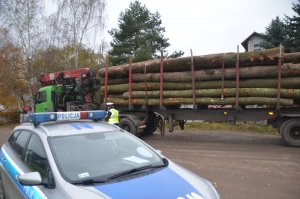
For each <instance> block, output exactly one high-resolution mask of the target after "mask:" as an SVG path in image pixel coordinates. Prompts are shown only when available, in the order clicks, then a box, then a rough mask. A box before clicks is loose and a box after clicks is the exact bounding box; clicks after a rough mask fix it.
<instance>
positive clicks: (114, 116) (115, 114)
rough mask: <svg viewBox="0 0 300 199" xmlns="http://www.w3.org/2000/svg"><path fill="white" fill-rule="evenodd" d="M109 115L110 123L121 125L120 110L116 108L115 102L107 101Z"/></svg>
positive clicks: (107, 118)
mask: <svg viewBox="0 0 300 199" xmlns="http://www.w3.org/2000/svg"><path fill="white" fill-rule="evenodd" d="M106 110H107V116H106V121H107V122H108V123H110V124H114V125H117V126H119V121H120V120H119V111H118V110H117V109H115V108H114V104H113V103H112V102H107V103H106Z"/></svg>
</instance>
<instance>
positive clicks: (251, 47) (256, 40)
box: [247, 36, 265, 52]
mask: <svg viewBox="0 0 300 199" xmlns="http://www.w3.org/2000/svg"><path fill="white" fill-rule="evenodd" d="M264 41H265V40H264V39H262V38H261V37H258V36H253V37H252V38H251V39H250V40H249V41H248V49H247V50H248V51H249V52H251V51H257V50H261V49H262V48H261V47H260V44H261V43H263V42H264Z"/></svg>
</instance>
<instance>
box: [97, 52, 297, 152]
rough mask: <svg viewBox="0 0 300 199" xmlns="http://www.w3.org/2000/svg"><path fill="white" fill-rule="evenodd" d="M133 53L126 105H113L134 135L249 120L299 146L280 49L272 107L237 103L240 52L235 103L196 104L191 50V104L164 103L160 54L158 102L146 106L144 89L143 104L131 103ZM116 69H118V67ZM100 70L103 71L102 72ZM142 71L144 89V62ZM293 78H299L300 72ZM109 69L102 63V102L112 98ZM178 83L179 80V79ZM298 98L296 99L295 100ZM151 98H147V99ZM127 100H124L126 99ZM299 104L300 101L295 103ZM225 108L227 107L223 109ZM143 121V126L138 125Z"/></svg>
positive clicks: (295, 114) (294, 114) (127, 128)
mask: <svg viewBox="0 0 300 199" xmlns="http://www.w3.org/2000/svg"><path fill="white" fill-rule="evenodd" d="M131 60H132V56H131V55H130V57H129V72H128V73H129V74H128V105H124V104H123V105H115V106H116V107H117V109H118V110H119V111H120V113H121V114H122V115H127V116H129V117H127V118H123V119H121V122H120V127H121V128H124V129H126V130H127V131H129V132H131V133H133V134H135V135H140V134H146V135H151V134H152V133H153V132H155V131H156V129H157V128H158V129H159V130H160V133H161V135H162V136H163V135H164V132H165V123H167V124H168V125H167V126H168V131H169V132H172V131H173V130H174V124H176V125H177V124H178V125H179V126H180V127H181V129H184V124H185V122H186V121H188V120H201V121H208V122H231V123H235V122H236V121H249V122H259V121H267V122H268V124H270V125H272V126H273V127H274V128H277V129H278V132H279V133H280V135H281V140H282V143H284V144H285V145H288V146H296V147H300V107H299V106H296V107H286V106H283V105H281V103H280V102H281V92H280V91H281V81H282V65H283V63H282V62H283V59H282V48H280V53H279V57H278V67H277V82H276V84H277V102H276V105H275V106H270V108H268V106H260V107H257V108H255V106H245V105H241V103H240V99H241V98H240V96H239V88H240V84H239V82H240V75H239V74H240V66H239V65H240V64H239V52H238V53H237V58H236V64H235V69H236V77H235V81H236V93H235V104H234V105H232V106H229V107H228V106H222V105H221V106H212V107H213V108H209V107H210V106H206V105H198V104H197V100H196V94H195V92H196V87H195V83H196V78H195V67H194V61H193V55H192V52H191V60H190V66H191V71H190V72H191V76H192V78H191V84H192V91H193V95H192V99H191V102H192V103H191V104H190V105H186V106H182V105H181V106H178V105H173V106H172V105H171V106H170V105H164V102H165V101H164V60H163V56H161V59H160V71H159V74H160V80H159V84H160V87H159V105H151V104H150V105H149V103H148V96H147V89H145V96H144V104H142V105H141V104H139V105H136V104H134V103H133V102H134V99H133V97H132V92H133V91H132V90H133V88H132V85H133V82H132V77H133V75H134V74H133V72H132V71H133V67H132V65H133V64H132V61H131ZM221 67H222V79H221V81H222V88H221V89H222V95H221V96H220V101H221V102H222V100H224V95H223V94H224V90H225V88H224V79H225V78H224V76H225V72H224V71H225V68H224V61H223V64H222V66H221ZM118 71H119V70H118ZM102 72H103V71H102ZM144 74H145V81H144V83H145V87H144V88H147V84H148V83H149V82H147V78H146V77H147V64H145V69H144ZM296 78H300V77H299V75H298V76H297V77H296ZM109 81H110V79H109V68H108V64H106V66H105V75H104V82H103V83H102V84H103V86H104V93H103V95H104V96H103V104H105V103H106V102H107V101H109V100H110V99H112V98H113V96H109V86H108V83H109ZM178 84H180V82H178ZM298 100H299V99H298ZM149 101H150V100H149ZM126 102H127V101H126ZM297 104H299V101H298V102H297ZM226 107H227V108H226ZM140 123H143V124H144V125H142V126H141V125H140Z"/></svg>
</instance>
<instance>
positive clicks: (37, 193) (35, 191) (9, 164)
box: [0, 149, 47, 199]
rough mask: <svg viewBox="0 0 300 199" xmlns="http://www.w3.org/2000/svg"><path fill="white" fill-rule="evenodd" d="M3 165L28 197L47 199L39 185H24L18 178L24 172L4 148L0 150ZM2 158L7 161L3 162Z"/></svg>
mask: <svg viewBox="0 0 300 199" xmlns="http://www.w3.org/2000/svg"><path fill="white" fill-rule="evenodd" d="M0 154H1V155H0V157H1V159H0V160H1V165H2V166H3V168H4V169H5V170H6V171H7V173H8V174H9V175H10V177H11V179H12V180H13V181H14V184H15V185H16V186H17V188H18V189H19V190H20V191H21V192H22V193H23V194H24V196H25V197H26V198H29V199H30V198H34V199H45V198H47V197H46V196H45V195H44V194H43V192H42V191H41V190H40V189H39V188H38V187H37V186H24V185H22V184H21V183H20V182H19V181H18V180H17V179H16V176H17V175H22V174H24V172H23V171H22V170H21V169H20V167H18V166H17V165H16V163H15V162H14V161H13V160H12V159H11V158H10V157H9V156H8V154H7V153H6V152H5V150H4V149H2V150H1V151H0ZM2 158H5V159H6V161H5V162H2Z"/></svg>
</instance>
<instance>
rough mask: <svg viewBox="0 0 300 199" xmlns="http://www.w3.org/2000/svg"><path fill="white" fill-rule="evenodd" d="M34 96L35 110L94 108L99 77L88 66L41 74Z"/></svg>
mask: <svg viewBox="0 0 300 199" xmlns="http://www.w3.org/2000/svg"><path fill="white" fill-rule="evenodd" d="M39 82H40V84H41V86H42V87H41V88H40V89H39V91H38V93H37V94H36V97H35V111H36V112H53V111H80V110H94V109H96V108H97V107H99V104H97V102H96V101H95V99H94V96H95V92H96V91H97V90H98V88H99V86H100V79H99V78H98V77H97V75H96V73H95V72H94V71H93V70H91V69H89V68H80V69H76V70H69V71H63V72H54V73H49V74H43V75H41V77H40V79H39Z"/></svg>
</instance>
